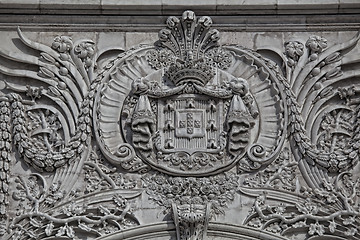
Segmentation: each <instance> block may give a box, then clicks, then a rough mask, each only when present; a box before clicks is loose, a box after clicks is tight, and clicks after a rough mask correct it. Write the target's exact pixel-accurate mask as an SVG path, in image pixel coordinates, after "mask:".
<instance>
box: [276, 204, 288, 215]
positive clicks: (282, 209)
mask: <svg viewBox="0 0 360 240" xmlns="http://www.w3.org/2000/svg"><path fill="white" fill-rule="evenodd" d="M285 210H286V206H285V204H283V203H280V204H279V205H278V206H277V207H275V213H277V214H283V213H284V212H285Z"/></svg>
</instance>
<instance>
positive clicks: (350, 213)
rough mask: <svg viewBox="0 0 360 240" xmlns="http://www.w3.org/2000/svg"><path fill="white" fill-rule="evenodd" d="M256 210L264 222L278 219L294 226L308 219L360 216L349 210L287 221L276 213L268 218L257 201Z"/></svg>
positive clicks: (301, 216) (325, 219) (299, 217)
mask: <svg viewBox="0 0 360 240" xmlns="http://www.w3.org/2000/svg"><path fill="white" fill-rule="evenodd" d="M255 210H256V213H257V214H258V215H259V216H260V217H261V218H262V219H264V220H271V219H274V218H277V219H280V220H281V221H282V222H283V223H285V224H292V223H296V222H298V221H300V220H306V219H312V220H314V221H329V220H333V219H334V218H336V217H339V216H342V215H352V216H360V212H357V211H348V210H343V211H338V212H335V213H333V214H330V215H328V216H313V215H312V214H302V215H298V216H296V217H294V218H292V219H287V218H285V217H284V216H282V215H280V214H276V213H274V214H270V215H267V216H266V215H265V214H264V213H263V212H262V210H261V208H260V206H259V203H258V201H255Z"/></svg>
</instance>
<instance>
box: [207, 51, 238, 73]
mask: <svg viewBox="0 0 360 240" xmlns="http://www.w3.org/2000/svg"><path fill="white" fill-rule="evenodd" d="M232 59H233V57H232V55H231V53H230V52H228V51H226V50H224V49H222V48H214V49H212V50H210V51H208V52H206V61H207V62H209V63H210V64H212V65H213V66H214V67H217V68H220V69H227V68H228V67H229V66H230V64H231V62H232Z"/></svg>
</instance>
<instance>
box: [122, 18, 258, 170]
mask: <svg viewBox="0 0 360 240" xmlns="http://www.w3.org/2000/svg"><path fill="white" fill-rule="evenodd" d="M187 14H188V15H186V16H185V15H184V18H183V21H182V23H181V24H180V25H179V26H181V29H180V28H177V27H176V26H177V25H176V22H173V24H174V25H173V27H172V28H170V29H165V30H163V31H161V32H160V41H159V42H158V46H157V48H156V49H153V50H151V51H150V52H148V53H147V61H148V63H149V64H150V65H151V66H153V67H155V68H156V66H157V65H156V64H157V63H160V64H163V65H164V67H163V68H162V69H161V70H162V71H161V74H158V75H150V76H146V77H142V78H139V79H136V80H135V81H134V83H133V84H132V91H131V92H130V93H129V95H128V96H127V99H126V101H125V104H124V107H123V110H122V112H123V114H122V128H123V130H124V132H126V135H127V136H128V139H129V143H130V144H131V145H132V146H133V147H134V150H135V152H136V154H137V155H138V156H139V158H141V159H142V160H143V161H144V162H146V163H148V164H150V165H151V166H152V167H154V168H156V169H158V170H160V171H165V172H168V173H171V174H175V175H203V174H211V173H214V172H218V171H219V169H222V170H223V169H224V168H227V167H228V166H231V165H233V164H234V163H235V162H236V161H237V160H238V159H239V158H241V156H242V155H243V154H244V153H245V151H246V149H247V147H248V145H249V142H250V141H251V129H252V128H253V126H254V123H255V120H256V118H257V109H256V106H255V105H253V104H252V95H251V94H250V92H249V91H248V89H249V86H248V83H247V81H246V80H245V79H243V78H241V77H235V76H230V77H221V76H219V74H217V69H220V70H221V69H226V68H227V67H228V65H229V64H230V63H231V61H233V55H231V53H230V52H228V51H226V50H224V49H221V48H220V47H219V46H218V32H217V31H209V28H208V26H207V24H208V22H207V21H205V20H206V19H202V20H200V21H199V22H196V21H195V16H194V15H193V14H192V13H190V12H188V13H187ZM170 21H176V20H174V19H172V20H170ZM170 26H171V25H170ZM199 32H201V34H199ZM165 57H166V58H165ZM164 58H165V59H164ZM162 60H166V62H165V61H164V62H162Z"/></svg>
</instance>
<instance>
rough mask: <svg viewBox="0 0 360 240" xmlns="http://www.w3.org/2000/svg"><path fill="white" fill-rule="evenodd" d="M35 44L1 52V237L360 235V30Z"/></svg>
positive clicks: (200, 29)
mask: <svg viewBox="0 0 360 240" xmlns="http://www.w3.org/2000/svg"><path fill="white" fill-rule="evenodd" d="M27 34H28V33H24V32H23V31H22V30H21V29H20V28H18V30H17V35H18V36H17V37H15V38H14V39H13V46H11V47H10V50H8V49H7V48H6V47H3V46H0V73H1V75H0V77H1V78H0V83H1V84H0V90H1V92H0V112H1V115H0V178H1V185H0V222H1V224H0V236H1V239H14V240H15V239H16V240H20V239H21V240H27V239H49V240H50V239H99V240H100V239H106V240H110V239H177V240H184V239H186V240H201V239H204V240H205V239H289V240H290V239H291V240H300V239H312V240H317V239H318V240H320V239H360V232H359V231H360V228H359V226H360V194H359V192H360V173H359V164H358V162H359V161H358V160H359V149H360V125H359V121H360V120H359V119H360V107H359V106H360V104H359V103H360V95H359V93H360V81H359V79H360V78H359V76H360V65H359V62H360V57H359V56H360V55H359V44H358V41H359V39H360V35H359V33H357V34H356V33H355V34H352V35H353V36H351V37H349V38H347V39H345V38H344V39H343V41H340V40H339V41H335V38H334V37H332V38H331V39H332V41H330V40H327V39H326V37H324V36H322V35H321V33H319V34H308V33H306V38H304V36H302V37H301V38H297V39H293V38H290V37H286V36H288V35H284V36H285V37H283V39H282V38H279V39H275V40H274V41H277V42H272V43H273V45H271V44H270V45H269V43H270V42H271V41H269V39H268V38H267V36H266V35H264V36H260V37H259V39H261V40H263V41H264V42H266V44H265V43H264V44H263V46H262V47H257V48H254V49H250V48H248V47H244V46H242V44H233V42H226V40H227V39H229V38H230V37H231V33H224V36H225V38H223V39H221V33H220V32H219V31H218V30H216V29H215V28H213V27H212V19H211V18H210V17H206V16H202V17H197V16H196V15H195V13H194V12H192V11H185V12H183V14H182V16H181V17H175V16H174V17H169V18H168V19H167V21H166V26H165V27H164V28H163V29H162V30H160V31H159V33H158V37H157V39H156V40H154V39H150V40H151V41H150V42H151V44H140V45H137V46H134V47H131V48H129V49H127V50H126V51H125V50H119V48H116V47H111V48H110V47H107V48H104V49H102V48H101V47H99V46H97V44H99V45H100V46H101V44H104V42H101V40H99V39H101V38H100V37H99V36H100V35H97V36H98V37H97V38H94V39H93V40H90V39H72V38H71V37H70V36H66V35H61V36H57V35H56V34H54V36H53V38H54V40H53V41H52V42H51V41H50V42H46V41H40V40H38V39H37V38H36V37H34V36H33V35H32V34H31V33H29V35H30V36H29V37H28V36H27ZM48 34H50V33H48ZM108 34H109V35H108V39H110V36H111V34H110V33H108ZM116 34H119V36H120V35H121V33H116ZM243 34H244V36H245V33H243ZM295 35H296V34H294V36H295ZM303 35H305V33H304V34H303ZM347 35H351V34H347ZM347 35H346V36H347ZM116 36H117V35H116ZM247 36H249V35H247ZM149 38H151V37H149ZM224 39H225V40H224ZM234 39H235V38H232V41H234ZM254 41H255V40H254ZM256 41H258V40H256ZM147 43H149V42H147Z"/></svg>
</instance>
